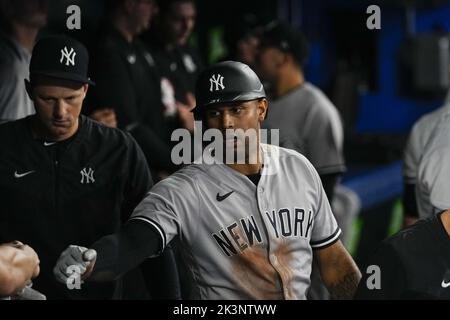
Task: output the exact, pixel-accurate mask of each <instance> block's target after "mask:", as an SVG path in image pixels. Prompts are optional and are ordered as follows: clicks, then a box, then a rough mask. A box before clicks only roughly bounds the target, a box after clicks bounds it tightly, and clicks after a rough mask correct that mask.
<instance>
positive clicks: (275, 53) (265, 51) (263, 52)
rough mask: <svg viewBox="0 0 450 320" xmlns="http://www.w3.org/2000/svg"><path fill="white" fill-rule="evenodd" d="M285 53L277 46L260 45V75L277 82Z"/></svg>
mask: <svg viewBox="0 0 450 320" xmlns="http://www.w3.org/2000/svg"><path fill="white" fill-rule="evenodd" d="M284 59H285V53H284V52H282V51H281V50H279V49H277V48H275V47H260V48H259V52H258V59H257V63H258V64H257V71H258V73H259V76H260V77H261V78H262V79H263V80H264V81H268V82H271V83H273V82H275V81H276V79H277V75H278V73H279V71H280V67H281V66H282V65H283V62H284Z"/></svg>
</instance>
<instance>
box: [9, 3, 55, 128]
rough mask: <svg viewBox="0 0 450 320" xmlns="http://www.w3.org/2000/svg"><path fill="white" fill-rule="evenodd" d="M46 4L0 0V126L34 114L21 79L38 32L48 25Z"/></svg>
mask: <svg viewBox="0 0 450 320" xmlns="http://www.w3.org/2000/svg"><path fill="white" fill-rule="evenodd" d="M47 2H48V1H47V0H0V123H3V122H7V121H12V120H17V119H20V118H24V117H26V116H28V115H31V114H33V113H34V108H33V104H32V102H31V100H30V98H29V97H28V95H27V92H26V90H25V84H24V81H23V80H24V79H25V78H27V77H28V66H29V64H30V59H31V51H32V50H33V46H34V43H35V41H36V37H37V35H38V32H39V30H40V29H41V28H42V27H44V26H45V25H46V23H47Z"/></svg>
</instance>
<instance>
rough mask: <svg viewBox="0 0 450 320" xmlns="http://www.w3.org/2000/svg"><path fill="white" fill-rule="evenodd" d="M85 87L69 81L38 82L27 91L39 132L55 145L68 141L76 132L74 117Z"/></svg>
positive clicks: (77, 114)
mask: <svg viewBox="0 0 450 320" xmlns="http://www.w3.org/2000/svg"><path fill="white" fill-rule="evenodd" d="M87 89H88V85H87V84H84V85H83V84H78V83H74V82H70V81H62V80H47V81H42V82H41V81H40V82H39V84H37V85H36V86H34V87H33V88H32V89H31V90H32V92H31V95H32V99H33V102H34V107H35V109H36V118H37V120H38V124H39V128H40V129H41V130H43V133H44V135H45V136H46V137H47V138H51V139H53V140H55V141H60V140H65V139H67V138H70V137H71V136H72V135H73V134H75V132H76V131H77V129H78V117H79V115H80V112H81V107H82V104H83V100H84V98H85V97H86V93H87Z"/></svg>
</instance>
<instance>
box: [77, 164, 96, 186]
mask: <svg viewBox="0 0 450 320" xmlns="http://www.w3.org/2000/svg"><path fill="white" fill-rule="evenodd" d="M86 169H87V168H84V169H83V170H81V171H80V173H81V181H80V182H81V183H83V184H84V183H85V182H84V181H85V180H86V183H87V184H88V183H94V182H95V179H94V170H92V168H89V170H86Z"/></svg>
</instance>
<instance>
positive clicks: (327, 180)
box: [320, 173, 342, 203]
mask: <svg viewBox="0 0 450 320" xmlns="http://www.w3.org/2000/svg"><path fill="white" fill-rule="evenodd" d="M341 175H342V174H341V173H329V174H321V175H320V180H321V181H322V185H323V189H324V190H325V193H326V195H327V198H328V202H330V203H331V201H332V200H333V196H334V188H335V187H336V185H337V183H338V182H339V179H340V177H341Z"/></svg>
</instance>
